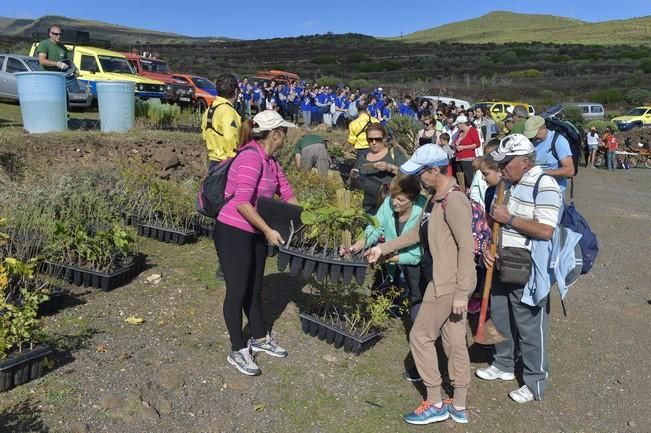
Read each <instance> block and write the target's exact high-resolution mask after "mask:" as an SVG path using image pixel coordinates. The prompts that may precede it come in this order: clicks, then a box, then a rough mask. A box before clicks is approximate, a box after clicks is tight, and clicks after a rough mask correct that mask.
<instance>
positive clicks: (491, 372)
mask: <svg viewBox="0 0 651 433" xmlns="http://www.w3.org/2000/svg"><path fill="white" fill-rule="evenodd" d="M475 376H477V377H478V378H480V379H484V380H495V379H500V380H513V379H515V374H513V373H508V372H506V371H502V370H500V369H499V368H497V367H495V366H493V365H491V366H490V367H486V368H478V369H477V371H475Z"/></svg>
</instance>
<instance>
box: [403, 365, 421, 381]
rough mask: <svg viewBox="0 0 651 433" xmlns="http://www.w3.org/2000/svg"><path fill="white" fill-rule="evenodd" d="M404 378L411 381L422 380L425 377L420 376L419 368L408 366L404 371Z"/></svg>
mask: <svg viewBox="0 0 651 433" xmlns="http://www.w3.org/2000/svg"><path fill="white" fill-rule="evenodd" d="M402 378H403V379H405V380H408V381H409V382H422V381H423V378H422V377H420V373H418V370H417V369H416V368H415V367H414V368H408V369H407V370H405V371H404V372H403V373H402Z"/></svg>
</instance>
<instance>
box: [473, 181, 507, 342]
mask: <svg viewBox="0 0 651 433" xmlns="http://www.w3.org/2000/svg"><path fill="white" fill-rule="evenodd" d="M495 194H496V195H497V200H496V201H495V204H497V205H498V206H499V205H501V204H502V202H503V201H504V182H500V183H499V184H498V186H497V192H496V193H495ZM499 230H500V223H498V222H497V221H494V222H493V229H492V235H493V242H492V243H491V247H490V255H491V257H495V253H496V252H497V242H498V241H499ZM492 282H493V266H489V267H487V268H486V279H485V280H484V292H483V293H482V297H481V309H480V310H479V325H478V326H477V332H476V333H475V342H476V343H479V344H484V345H491V344H496V343H501V342H502V341H505V340H506V338H504V336H503V335H502V334H500V333H499V331H498V330H497V328H495V324H494V323H493V321H492V320H490V319H488V320H486V313H487V312H488V298H489V296H490V293H491V285H492Z"/></svg>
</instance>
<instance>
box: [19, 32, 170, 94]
mask: <svg viewBox="0 0 651 433" xmlns="http://www.w3.org/2000/svg"><path fill="white" fill-rule="evenodd" d="M37 46H38V42H35V43H34V44H32V48H31V50H30V56H34V54H35V52H36V47H37ZM66 48H68V49H69V50H70V51H71V52H72V53H73V54H72V59H73V62H74V64H75V66H76V67H77V68H78V69H79V77H77V79H78V80H79V81H83V82H85V83H86V84H87V85H88V86H89V87H90V89H91V91H92V93H93V95H94V96H95V97H97V82H98V81H131V82H133V84H134V88H135V93H136V97H138V98H140V99H152V98H158V99H161V98H164V97H165V90H166V89H165V83H163V82H162V81H158V80H153V79H150V78H145V77H141V76H139V75H136V73H135V71H134V70H133V68H132V67H131V64H130V63H129V61H128V60H127V58H126V57H125V56H124V54H121V53H118V52H115V51H110V50H106V49H104V48H96V47H88V46H80V45H76V46H72V45H66Z"/></svg>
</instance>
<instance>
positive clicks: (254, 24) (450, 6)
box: [0, 0, 651, 39]
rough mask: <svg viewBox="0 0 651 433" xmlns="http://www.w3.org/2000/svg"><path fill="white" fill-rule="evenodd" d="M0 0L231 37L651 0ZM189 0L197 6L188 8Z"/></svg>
mask: <svg viewBox="0 0 651 433" xmlns="http://www.w3.org/2000/svg"><path fill="white" fill-rule="evenodd" d="M1 3H2V4H0V16H6V17H13V18H38V17H40V16H43V15H64V16H69V17H74V18H84V19H93V20H98V21H105V22H110V23H114V24H120V25H125V26H129V27H139V28H147V29H152V30H160V31H167V32H176V33H180V34H184V35H189V36H226V37H231V38H239V39H257V38H271V37H284V36H298V35H305V34H315V33H326V32H333V33H347V32H354V33H364V34H367V35H372V36H400V34H401V33H403V34H407V33H411V32H414V31H418V30H423V29H427V28H431V27H436V26H439V25H442V24H447V23H451V22H455V21H462V20H465V19H469V18H474V17H478V16H481V15H484V14H486V13H488V12H492V11H495V10H508V11H512V12H520V13H536V14H550V15H558V16H565V17H571V18H576V19H580V20H583V21H590V22H597V21H607V20H614V19H626V18H631V17H639V16H646V15H651V0H619V1H613V0H607V1H605V0H539V1H529V0H470V1H462V2H460V1H458V0H455V1H449V0H429V1H417V0H401V1H400V0H399V1H387V0H375V1H360V0H352V1H341V0H330V1H314V0H312V1H305V0H303V1H298V0H281V1H279V2H270V1H260V0H248V1H244V2H233V1H224V0H221V1H219V0H218V1H214V0H213V1H204V2H190V3H185V2H182V1H181V2H179V1H166V0H158V1H152V0H136V1H133V0H110V1H107V0H104V1H92V0H86V1H83V2H74V1H66V0H63V1H60V0H59V1H56V0H22V1H17V0H2V2H1ZM193 3H194V4H197V5H198V6H196V7H195V8H194V9H193V8H192V4H193ZM166 5H167V6H166ZM272 5H273V6H272ZM434 5H436V6H434ZM461 5H463V6H461Z"/></svg>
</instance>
